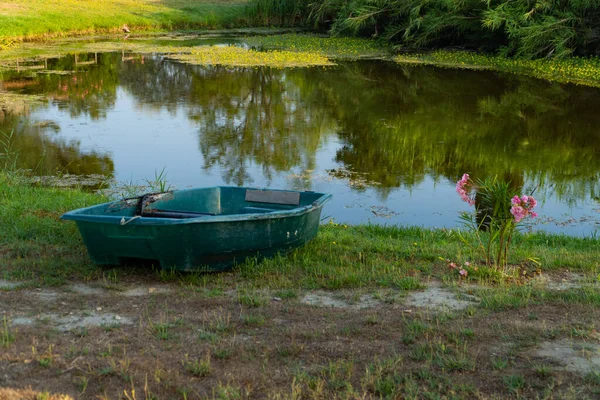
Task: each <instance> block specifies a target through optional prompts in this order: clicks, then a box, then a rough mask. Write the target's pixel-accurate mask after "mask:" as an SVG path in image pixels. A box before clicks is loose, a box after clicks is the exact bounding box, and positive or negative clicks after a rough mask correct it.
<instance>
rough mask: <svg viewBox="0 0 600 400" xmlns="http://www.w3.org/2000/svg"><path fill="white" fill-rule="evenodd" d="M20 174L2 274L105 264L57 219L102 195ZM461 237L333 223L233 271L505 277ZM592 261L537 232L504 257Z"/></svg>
mask: <svg viewBox="0 0 600 400" xmlns="http://www.w3.org/2000/svg"><path fill="white" fill-rule="evenodd" d="M19 179H20V178H14V177H13V178H11V177H9V176H6V175H1V177H0V193H1V194H0V204H1V207H0V222H1V224H0V238H2V239H1V242H0V246H2V249H3V255H4V257H3V259H2V261H1V264H0V267H1V268H2V275H3V276H4V277H5V278H7V279H15V280H29V279H33V280H34V281H35V282H45V283H48V284H61V283H64V282H66V281H68V280H72V279H79V280H82V279H89V278H90V277H96V278H97V277H99V276H101V275H102V273H103V272H104V269H102V268H99V267H96V266H94V265H92V264H91V263H90V262H89V260H88V258H87V254H86V251H85V248H84V246H83V243H82V241H81V239H80V238H79V235H78V232H77V230H76V228H75V226H74V224H72V223H68V222H64V221H60V220H59V216H60V215H61V214H62V213H64V212H66V211H68V210H72V209H74V208H78V207H84V206H87V205H90V204H94V203H99V202H103V201H106V199H105V198H104V197H102V196H100V195H96V194H92V193H86V192H83V191H79V190H64V189H62V190H61V189H52V188H44V187H35V186H30V185H27V184H26V183H23V182H20V181H19ZM467 238H468V240H469V241H470V242H471V243H472V245H473V247H472V248H469V247H468V246H465V245H464V244H463V243H462V242H461V240H460V239H459V237H458V236H457V235H456V233H455V232H454V231H452V230H430V229H424V228H418V227H393V226H392V227H381V226H376V225H359V226H347V225H339V224H335V223H330V224H328V225H325V226H323V227H322V230H321V233H320V234H319V236H318V238H317V239H316V240H315V241H313V242H312V243H310V244H309V245H308V246H306V247H305V248H303V249H300V250H298V251H295V252H293V253H291V254H290V255H288V256H282V257H278V258H275V259H273V260H267V261H265V262H263V263H259V264H256V263H253V262H249V263H248V264H247V265H244V266H242V267H240V268H239V270H237V272H235V275H236V276H238V277H239V278H243V279H244V280H246V281H247V282H249V283H250V284H252V285H254V286H256V287H264V288H271V289H282V288H289V289H315V288H322V289H343V288H360V287H387V288H400V289H403V288H405V289H411V288H413V287H418V285H419V284H418V282H419V281H420V280H421V279H429V278H431V277H435V278H438V279H455V278H456V273H455V272H454V271H451V270H449V268H448V263H449V262H451V261H452V262H456V263H459V264H461V265H462V264H463V263H465V262H469V263H471V264H472V266H473V267H472V268H471V274H470V275H469V278H468V279H469V280H473V281H477V282H479V281H485V282H492V283H501V281H502V280H503V279H504V278H502V277H501V276H500V275H499V274H498V273H496V272H495V271H494V270H493V269H490V268H487V267H485V266H483V265H481V259H480V255H479V253H477V252H476V250H475V248H476V245H475V242H476V240H475V238H474V237H469V236H468V235H467ZM599 259H600V246H599V243H598V240H597V239H591V238H575V237H565V236H556V235H547V234H543V233H539V234H528V235H525V234H523V235H518V236H517V237H516V238H515V243H514V251H513V252H512V253H511V259H510V264H511V265H512V266H513V271H512V273H516V275H514V274H513V275H514V277H515V279H516V278H517V277H519V276H520V275H519V274H521V275H522V274H523V273H529V274H532V273H535V272H536V271H537V270H539V269H541V270H542V271H555V270H560V269H564V268H567V269H569V270H571V271H582V272H586V273H591V274H597V273H598V272H600V265H599V263H598V260H599ZM477 266H478V267H479V268H475V267H477ZM126 271H127V268H123V269H122V272H123V273H126ZM155 272H157V273H159V274H161V275H164V272H158V271H155ZM185 279H191V280H194V279H196V277H194V276H193V275H190V276H186V278H185Z"/></svg>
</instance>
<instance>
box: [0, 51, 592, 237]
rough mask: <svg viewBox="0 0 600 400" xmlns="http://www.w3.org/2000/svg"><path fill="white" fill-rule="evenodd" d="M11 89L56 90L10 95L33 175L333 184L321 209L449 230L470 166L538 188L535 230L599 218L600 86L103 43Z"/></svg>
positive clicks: (9, 123) (8, 87)
mask: <svg viewBox="0 0 600 400" xmlns="http://www.w3.org/2000/svg"><path fill="white" fill-rule="evenodd" d="M213 41H214V39H213ZM227 41H228V42H235V41H231V40H230V39H227ZM214 42H215V43H217V44H219V43H222V42H219V41H214ZM242 42H243V40H242ZM198 43H201V42H200V41H191V42H190V43H189V44H194V45H195V44H198ZM177 45H178V46H181V45H182V42H181V41H179V42H177ZM11 93H12V94H21V95H36V96H37V95H41V96H43V99H45V100H44V101H42V102H41V103H39V104H32V105H21V106H19V107H12V108H10V107H8V108H7V107H6V106H5V107H4V109H2V107H1V104H2V103H1V102H0V131H2V132H4V133H5V134H7V133H8V132H13V136H12V138H11V142H12V146H13V152H16V151H18V158H17V159H16V162H17V164H18V166H19V167H20V168H28V169H31V170H33V171H34V172H35V173H36V174H38V175H47V174H63V175H64V174H101V175H104V176H107V177H111V178H114V181H115V182H121V183H122V182H132V183H139V182H143V181H144V180H146V179H153V178H154V177H155V174H160V172H161V171H164V172H165V173H166V178H167V180H168V181H169V183H171V184H172V185H174V186H175V187H177V188H186V187H191V186H193V187H197V186H212V185H223V184H225V185H237V186H242V185H243V186H253V187H271V188H289V189H301V190H314V191H324V192H328V193H332V194H333V196H334V197H333V200H332V201H331V202H330V203H329V204H328V205H327V206H326V208H325V209H324V212H323V215H324V216H326V217H330V218H333V219H334V220H335V221H336V222H340V223H352V224H354V223H377V224H405V225H419V226H426V227H454V226H457V225H458V224H459V223H458V220H459V219H458V216H459V213H460V212H461V211H468V210H469V206H468V205H467V204H466V203H463V202H462V201H461V200H460V198H459V196H458V195H457V194H456V193H455V190H454V185H455V182H456V181H457V180H458V179H459V178H460V176H461V175H462V174H463V173H465V172H468V173H469V174H471V176H472V177H474V178H477V179H483V178H485V177H488V176H498V177H500V178H502V179H506V180H510V181H511V182H512V183H513V184H515V185H518V186H519V187H521V188H522V192H523V193H531V192H535V196H536V197H537V198H538V199H539V200H540V206H539V214H540V218H538V219H537V220H536V221H535V223H533V224H532V225H530V226H529V227H528V229H533V230H545V231H549V232H558V233H566V234H573V235H586V236H588V235H592V234H595V232H597V231H598V229H599V228H600V191H599V190H600V187H599V176H600V113H598V110H599V109H600V89H597V88H590V87H583V86H575V85H566V84H557V83H550V82H547V81H542V80H535V79H532V78H528V77H521V76H517V75H507V74H499V73H494V72H490V71H464V70H451V69H440V68H435V67H425V66H416V65H401V64H397V63H394V62H391V61H383V60H361V61H352V62H351V61H347V62H338V63H337V65H336V66H332V67H312V68H293V69H273V68H268V67H258V68H242V67H238V68H231V67H224V66H202V65H188V64H185V63H180V62H177V61H174V60H171V59H168V58H166V57H165V56H163V55H161V54H157V53H153V54H133V53H125V52H106V53H84V54H77V55H76V54H69V55H66V56H64V57H59V58H47V59H43V60H42V61H39V60H38V61H35V62H33V61H31V62H25V61H21V63H20V64H19V65H18V67H17V65H16V64H15V67H14V69H10V70H5V71H3V72H2V73H1V75H0V96H2V95H7V94H11Z"/></svg>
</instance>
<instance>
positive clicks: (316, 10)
mask: <svg viewBox="0 0 600 400" xmlns="http://www.w3.org/2000/svg"><path fill="white" fill-rule="evenodd" d="M248 12H249V15H250V16H251V17H252V18H253V19H254V20H255V22H260V23H262V24H268V25H306V26H309V25H312V26H319V27H325V28H327V29H329V31H330V32H331V33H333V34H351V35H357V36H368V37H378V38H381V39H383V40H387V41H392V42H394V43H396V44H397V45H399V46H401V47H402V48H425V47H444V46H460V47H464V48H471V49H481V50H487V51H500V52H501V53H502V54H504V55H516V56H521V57H528V58H539V57H565V56H568V55H597V54H598V53H599V51H600V48H599V44H600V2H599V1H597V0H311V1H305V0H251V2H250V6H249V8H248Z"/></svg>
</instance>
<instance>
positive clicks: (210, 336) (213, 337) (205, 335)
mask: <svg viewBox="0 0 600 400" xmlns="http://www.w3.org/2000/svg"><path fill="white" fill-rule="evenodd" d="M198 337H199V338H200V340H206V341H208V342H210V343H217V342H218V341H219V335H217V334H216V333H214V332H207V331H200V333H199V334H198Z"/></svg>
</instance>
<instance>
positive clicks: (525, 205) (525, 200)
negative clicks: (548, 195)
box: [510, 195, 538, 222]
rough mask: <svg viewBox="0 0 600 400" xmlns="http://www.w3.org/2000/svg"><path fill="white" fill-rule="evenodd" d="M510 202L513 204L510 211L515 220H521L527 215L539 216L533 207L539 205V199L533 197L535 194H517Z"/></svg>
mask: <svg viewBox="0 0 600 400" xmlns="http://www.w3.org/2000/svg"><path fill="white" fill-rule="evenodd" d="M510 202H511V204H512V205H513V206H512V207H511V208H510V213H511V214H512V215H513V216H514V217H515V222H520V221H521V220H522V219H523V218H525V217H527V216H528V215H529V216H530V217H531V218H535V217H537V216H538V214H537V213H536V212H535V211H532V210H533V208H534V207H535V206H536V205H537V201H536V200H535V199H534V198H533V196H527V195H523V196H521V197H519V196H515V197H513V198H512V199H511V201H510Z"/></svg>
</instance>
